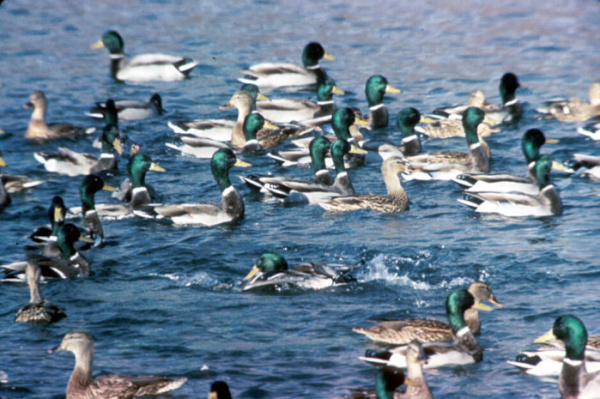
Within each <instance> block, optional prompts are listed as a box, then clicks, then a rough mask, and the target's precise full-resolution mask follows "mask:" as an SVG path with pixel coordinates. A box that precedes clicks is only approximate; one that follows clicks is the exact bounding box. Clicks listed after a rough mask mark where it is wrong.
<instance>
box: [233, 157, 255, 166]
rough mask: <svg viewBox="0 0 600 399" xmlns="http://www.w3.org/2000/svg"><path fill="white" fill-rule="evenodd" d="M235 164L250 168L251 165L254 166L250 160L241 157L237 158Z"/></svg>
mask: <svg viewBox="0 0 600 399" xmlns="http://www.w3.org/2000/svg"><path fill="white" fill-rule="evenodd" d="M233 166H239V167H241V168H249V167H250V166H252V164H251V163H248V162H244V161H242V160H241V159H239V158H238V159H236V161H235V164H234V165H233Z"/></svg>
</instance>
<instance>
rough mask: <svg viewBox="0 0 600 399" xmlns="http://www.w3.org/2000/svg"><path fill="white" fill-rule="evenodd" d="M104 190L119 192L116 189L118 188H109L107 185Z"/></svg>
mask: <svg viewBox="0 0 600 399" xmlns="http://www.w3.org/2000/svg"><path fill="white" fill-rule="evenodd" d="M102 190H104V191H117V189H116V188H114V187H112V186H109V185H108V184H105V185H104V186H103V187H102Z"/></svg>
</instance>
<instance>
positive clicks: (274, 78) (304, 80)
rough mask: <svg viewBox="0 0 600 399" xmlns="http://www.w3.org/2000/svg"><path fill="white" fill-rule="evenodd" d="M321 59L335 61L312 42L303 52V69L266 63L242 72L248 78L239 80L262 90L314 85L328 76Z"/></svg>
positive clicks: (286, 64)
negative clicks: (321, 78) (319, 79)
mask: <svg viewBox="0 0 600 399" xmlns="http://www.w3.org/2000/svg"><path fill="white" fill-rule="evenodd" d="M321 58H324V59H326V60H334V59H335V58H334V57H333V56H331V55H329V54H327V53H326V52H325V50H324V49H323V46H321V45H320V44H319V43H316V42H311V43H308V44H307V45H306V47H304V51H303V52H302V65H303V67H301V66H298V65H295V64H288V63H275V62H264V63H261V64H256V65H252V66H251V67H250V68H248V69H245V70H243V71H242V72H243V73H244V74H246V75H248V77H247V78H241V79H238V80H239V81H240V82H242V83H252V84H255V85H257V86H258V87H260V88H261V89H263V88H269V89H272V88H279V87H301V86H310V85H314V84H315V83H317V79H318V78H319V77H322V76H324V75H326V73H325V71H324V70H323V69H322V68H321V65H320V64H319V60H320V59H321Z"/></svg>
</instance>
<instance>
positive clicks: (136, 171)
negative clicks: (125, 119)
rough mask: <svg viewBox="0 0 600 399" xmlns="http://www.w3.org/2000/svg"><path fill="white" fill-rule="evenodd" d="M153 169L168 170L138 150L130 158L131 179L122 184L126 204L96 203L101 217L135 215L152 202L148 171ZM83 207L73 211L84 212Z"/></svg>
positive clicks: (128, 170) (128, 168)
mask: <svg viewBox="0 0 600 399" xmlns="http://www.w3.org/2000/svg"><path fill="white" fill-rule="evenodd" d="M149 170H151V171H154V172H161V173H164V172H166V170H165V169H164V168H162V167H161V166H159V165H158V164H156V163H154V162H152V158H150V156H149V155H147V154H145V153H143V152H136V153H135V154H134V155H133V156H132V157H131V158H130V160H129V164H128V165H127V174H128V175H129V179H128V180H126V181H125V182H123V184H121V187H120V190H121V193H120V196H121V198H123V199H124V200H126V201H128V202H126V203H124V204H96V206H95V208H96V213H97V215H98V216H99V217H104V218H116V219H121V218H124V217H130V216H134V214H133V211H134V210H137V209H141V208H142V207H144V206H146V205H148V204H150V203H151V202H152V196H151V190H150V188H149V186H148V185H147V184H146V173H147V172H148V171H149ZM82 210H83V209H82V208H78V207H73V208H71V212H72V213H75V214H82Z"/></svg>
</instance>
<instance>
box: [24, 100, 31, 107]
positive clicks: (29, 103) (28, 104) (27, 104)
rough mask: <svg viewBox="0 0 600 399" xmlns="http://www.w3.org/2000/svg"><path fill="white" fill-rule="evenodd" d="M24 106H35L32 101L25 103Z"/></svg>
mask: <svg viewBox="0 0 600 399" xmlns="http://www.w3.org/2000/svg"><path fill="white" fill-rule="evenodd" d="M23 108H33V103H32V102H31V101H30V102H28V103H25V104H23Z"/></svg>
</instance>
